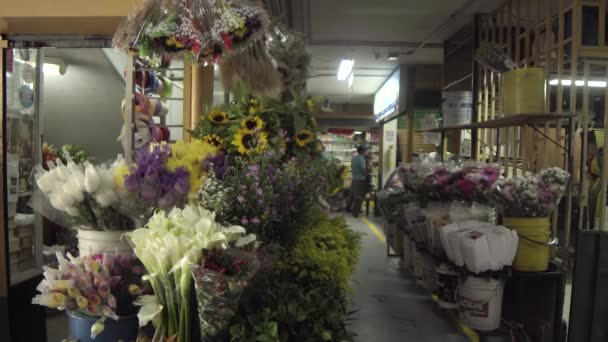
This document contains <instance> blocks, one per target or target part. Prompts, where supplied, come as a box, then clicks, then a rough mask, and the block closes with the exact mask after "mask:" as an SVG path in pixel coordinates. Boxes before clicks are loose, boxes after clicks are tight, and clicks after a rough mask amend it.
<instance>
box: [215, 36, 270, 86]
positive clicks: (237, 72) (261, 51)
mask: <svg viewBox="0 0 608 342" xmlns="http://www.w3.org/2000/svg"><path fill="white" fill-rule="evenodd" d="M220 73H221V76H222V81H223V83H224V89H225V90H226V91H227V92H230V91H233V90H234V89H235V88H236V85H237V84H238V83H239V81H241V82H243V84H244V85H245V86H246V87H247V88H248V89H249V90H250V91H251V93H252V94H254V95H256V96H259V95H267V96H276V95H277V94H278V93H279V91H280V88H281V75H280V74H279V72H278V71H277V66H276V63H275V61H274V60H273V58H272V57H271V56H270V54H269V53H268V50H267V48H266V44H265V42H264V40H263V39H258V40H257V41H256V42H254V43H253V44H252V45H251V46H249V47H248V48H247V49H245V50H244V51H243V52H241V53H239V54H237V55H233V56H227V57H225V58H223V59H222V62H221V63H220Z"/></svg>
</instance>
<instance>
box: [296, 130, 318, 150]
mask: <svg viewBox="0 0 608 342" xmlns="http://www.w3.org/2000/svg"><path fill="white" fill-rule="evenodd" d="M314 137H315V135H314V134H312V132H311V131H309V130H307V129H303V130H301V131H299V132H298V133H297V134H296V144H298V146H300V147H304V146H306V145H307V144H308V143H309V142H311V141H312V140H313V139H314Z"/></svg>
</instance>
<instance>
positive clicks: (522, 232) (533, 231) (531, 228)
mask: <svg viewBox="0 0 608 342" xmlns="http://www.w3.org/2000/svg"><path fill="white" fill-rule="evenodd" d="M504 224H505V226H507V227H509V228H511V229H513V230H515V231H517V234H518V235H519V244H518V245H517V254H515V260H514V261H513V269H514V270H516V271H522V272H544V271H546V270H547V269H548V268H549V259H550V255H551V247H550V246H549V242H550V239H551V230H550V229H549V227H550V225H551V223H550V221H549V218H548V217H531V218H522V217H505V218H504Z"/></svg>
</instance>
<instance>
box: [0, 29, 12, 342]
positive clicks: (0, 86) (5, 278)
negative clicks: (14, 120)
mask: <svg viewBox="0 0 608 342" xmlns="http://www.w3.org/2000/svg"><path fill="white" fill-rule="evenodd" d="M7 47H8V42H7V41H6V40H2V37H0V110H1V111H2V123H1V124H0V125H1V126H0V127H1V128H2V131H0V132H2V133H0V135H2V144H1V145H2V167H1V168H0V177H1V180H0V190H2V201H1V202H0V217H5V215H6V213H5V212H4V207H5V203H6V200H7V193H6V188H5V187H6V177H5V175H6V144H5V141H4V139H5V136H4V132H5V127H4V126H5V125H6V109H5V103H4V100H3V99H4V82H5V79H6V78H5V76H4V53H5V51H6V48H7ZM0 227H1V228H0V340H2V341H10V334H9V324H8V284H9V274H8V270H9V267H8V263H9V261H8V259H7V256H8V241H6V238H5V237H6V236H7V235H8V234H7V230H8V227H7V226H6V221H5V220H2V224H1V225H0Z"/></svg>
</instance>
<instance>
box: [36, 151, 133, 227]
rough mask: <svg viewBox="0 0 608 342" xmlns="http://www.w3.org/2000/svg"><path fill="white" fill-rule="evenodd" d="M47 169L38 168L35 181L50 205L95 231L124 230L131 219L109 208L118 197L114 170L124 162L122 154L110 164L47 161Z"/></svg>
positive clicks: (130, 225)
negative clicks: (97, 164)
mask: <svg viewBox="0 0 608 342" xmlns="http://www.w3.org/2000/svg"><path fill="white" fill-rule="evenodd" d="M47 164H48V166H49V171H46V170H44V169H42V168H41V167H39V168H37V170H36V173H35V179H36V184H37V186H38V189H39V190H40V192H41V193H42V195H43V196H44V197H46V198H47V199H48V200H49V202H50V204H51V206H52V207H53V208H55V209H56V210H58V211H59V212H62V213H65V214H67V215H69V216H70V217H72V218H74V221H75V224H80V225H83V226H85V227H86V228H88V229H96V230H125V228H129V229H130V228H132V222H131V221H130V220H129V219H127V218H126V217H124V216H122V215H120V214H118V212H116V211H115V210H113V209H112V206H113V205H116V204H117V202H118V200H119V198H118V195H117V193H116V189H115V184H114V171H115V169H116V168H117V167H119V166H123V165H125V161H124V159H123V158H122V156H118V158H117V159H116V160H115V161H114V162H113V163H112V164H111V165H109V166H108V165H105V164H102V165H99V166H95V165H93V164H91V163H89V162H88V161H86V162H85V163H84V164H76V163H74V162H73V161H72V160H71V159H68V162H67V164H65V165H64V164H63V162H62V161H61V160H60V159H57V160H56V161H55V162H54V163H53V162H49V163H47Z"/></svg>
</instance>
